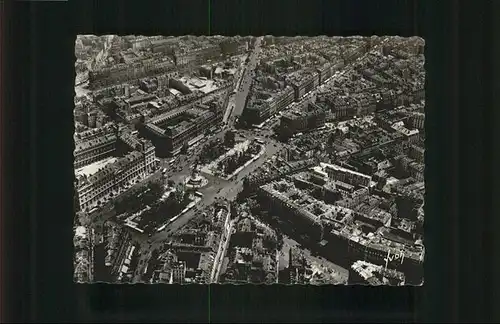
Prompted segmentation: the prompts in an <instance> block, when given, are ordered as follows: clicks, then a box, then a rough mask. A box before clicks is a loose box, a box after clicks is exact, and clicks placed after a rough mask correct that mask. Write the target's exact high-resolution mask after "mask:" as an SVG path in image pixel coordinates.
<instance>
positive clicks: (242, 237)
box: [69, 35, 430, 286]
mask: <svg viewBox="0 0 500 324" xmlns="http://www.w3.org/2000/svg"><path fill="white" fill-rule="evenodd" d="M424 48H425V41H424V40H423V39H422V38H420V37H396V36H371V37H360V36H352V37H327V36H317V37H300V36H298V37H280V36H271V35H266V36H235V37H226V36H181V37H170V36H136V35H130V36H126V35H121V36H118V35H100V36H99V35H78V36H77V38H76V41H75V60H76V61H75V75H76V79H75V100H74V105H75V106H74V124H75V133H74V142H75V149H74V173H75V182H74V183H75V184H74V186H75V198H74V205H75V214H74V228H73V230H74V236H73V245H74V281H75V282H78V283H111V284H119V283H130V284H134V283H150V284H156V283H163V284H238V285H241V284H284V285H294V284H301V285H373V286H379V285H391V286H405V285H416V286H419V285H422V284H423V283H424V271H423V268H424V259H425V239H424V204H425V201H424V197H425V179H424V169H425V159H424V156H425V127H424V122H425V67H424V65H425V58H424ZM429 204H430V200H429ZM69 244H71V243H69Z"/></svg>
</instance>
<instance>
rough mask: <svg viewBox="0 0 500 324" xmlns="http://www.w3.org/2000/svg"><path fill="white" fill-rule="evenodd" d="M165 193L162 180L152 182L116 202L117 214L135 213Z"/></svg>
mask: <svg viewBox="0 0 500 324" xmlns="http://www.w3.org/2000/svg"><path fill="white" fill-rule="evenodd" d="M162 193H163V190H162V186H161V183H160V182H157V181H155V182H150V183H148V185H147V186H145V187H141V188H139V189H137V190H133V191H131V192H129V193H126V194H124V196H123V197H122V198H120V199H118V200H116V201H115V202H114V207H115V211H116V214H118V215H119V214H123V213H128V214H133V213H136V212H138V211H139V210H141V209H142V208H144V206H146V205H151V204H153V203H155V202H156V201H158V199H160V197H161V195H162Z"/></svg>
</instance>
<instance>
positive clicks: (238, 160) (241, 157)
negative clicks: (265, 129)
mask: <svg viewBox="0 0 500 324" xmlns="http://www.w3.org/2000/svg"><path fill="white" fill-rule="evenodd" d="M258 150H259V146H257V145H251V146H250V147H249V148H248V149H247V150H246V151H245V152H243V153H241V152H238V153H236V154H234V155H232V156H229V157H228V158H227V159H224V160H222V161H220V162H219V163H218V165H217V168H218V169H219V170H221V171H222V172H223V173H225V174H231V173H233V172H234V171H235V170H236V169H238V168H239V167H240V166H242V165H244V164H245V163H246V162H248V161H250V160H251V159H252V156H254V154H256V153H257V152H258Z"/></svg>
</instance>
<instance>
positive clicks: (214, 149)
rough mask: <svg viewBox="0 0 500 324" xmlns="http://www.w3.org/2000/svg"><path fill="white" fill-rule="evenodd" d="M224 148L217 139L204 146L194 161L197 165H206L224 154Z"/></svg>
mask: <svg viewBox="0 0 500 324" xmlns="http://www.w3.org/2000/svg"><path fill="white" fill-rule="evenodd" d="M226 151H227V150H226V148H225V147H224V146H223V145H222V143H221V141H220V140H219V139H217V140H215V141H213V142H210V143H208V144H207V145H205V146H204V147H203V148H202V149H201V152H200V155H198V158H197V160H196V162H197V164H200V165H204V164H207V163H209V162H211V161H213V160H215V159H216V158H218V157H219V156H221V155H222V154H224V153H226Z"/></svg>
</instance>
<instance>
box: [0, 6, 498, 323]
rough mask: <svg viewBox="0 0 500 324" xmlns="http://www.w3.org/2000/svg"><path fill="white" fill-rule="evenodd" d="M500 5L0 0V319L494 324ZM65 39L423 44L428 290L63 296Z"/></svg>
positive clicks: (87, 288)
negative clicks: (306, 38)
mask: <svg viewBox="0 0 500 324" xmlns="http://www.w3.org/2000/svg"><path fill="white" fill-rule="evenodd" d="M497 3H498V2H495V1H444V0H434V1H404V0H399V1H389V0H384V1H375V0H369V1H360V0H350V1H342V2H341V1H334V0H324V1H319V0H318V1H317V0H302V1H298V0H283V1H273V0H264V1H260V0H247V1H242V0H233V1H223V0H212V1H209V0H203V1H201V0H184V1H173V0H168V1H167V0H164V1H153V0H149V1H138V0H136V1H111V0H82V1H77V0H69V1H66V2H64V1H31V2H30V1H4V2H1V3H0V7H1V8H2V16H1V24H2V28H1V40H2V47H1V52H2V53H1V62H2V65H1V73H0V75H1V77H2V82H1V84H0V89H1V90H2V94H1V114H2V115H1V119H0V121H1V131H2V135H1V140H2V146H1V147H2V159H1V169H2V176H1V180H2V181H1V182H2V191H1V193H2V200H1V206H2V224H1V230H2V233H1V238H2V243H1V248H2V252H1V253H2V261H1V263H2V269H1V277H2V282H1V288H2V297H1V301H2V312H1V316H2V319H3V321H4V322H10V321H17V322H20V321H25V322H49V321H53V322H84V321H87V322H88V321H91V322H117V321H121V322H140V321H144V322H151V321H152V322H163V323H165V322H214V323H215V322H232V323H236V322H252V321H256V322H324V323H331V322H358V321H364V322H367V321H373V322H385V323H388V322H399V323H401V322H422V321H425V322H443V321H448V322H462V321H472V322H478V321H481V320H482V321H493V320H495V319H496V320H499V318H498V315H499V313H498V308H495V306H497V305H498V302H496V301H495V298H494V297H495V296H498V295H499V294H498V287H499V285H498V279H497V277H498V275H499V274H500V271H499V269H498V259H499V258H498V255H494V253H493V247H495V246H496V247H500V245H499V244H498V239H494V234H495V233H496V231H498V229H499V228H500V227H498V226H497V225H498V219H497V218H498V216H499V215H500V213H498V210H499V208H498V201H499V200H500V199H498V198H496V197H499V196H498V195H496V192H495V190H497V188H496V186H494V184H495V183H496V182H495V179H496V178H498V177H497V176H498V174H497V172H498V171H496V170H497V168H496V167H495V166H496V165H500V164H499V161H498V156H497V153H496V152H498V149H497V148H496V147H494V146H493V145H495V139H496V138H499V137H498V136H496V130H494V129H493V127H492V126H493V124H494V120H495V119H496V117H497V116H496V115H495V114H494V113H493V111H494V109H491V108H492V107H495V106H494V101H495V102H498V93H499V90H500V89H499V84H498V83H495V82H494V81H493V79H494V77H496V75H497V74H496V71H498V69H496V70H495V69H494V67H497V64H496V62H494V61H493V60H494V58H495V57H500V56H499V55H497V54H498V51H496V50H497V49H498V48H497V47H495V42H497V43H498V40H495V37H494V35H495V32H494V30H495V29H494V27H495V26H493V24H492V23H493V22H495V21H494V19H493V18H494V17H495V16H497V17H500V16H498V15H497V13H498V10H496V9H497V8H498V5H497ZM495 23H496V24H498V23H497V22H495ZM496 27H498V26H496ZM496 30H499V29H498V28H496ZM77 34H120V35H127V34H136V35H139V34H142V35H158V34H163V35H185V34H196V35H209V34H210V35H216V34H222V35H256V36H257V35H265V34H272V35H277V36H285V35H288V36H294V35H310V36H314V35H345V36H349V35H364V36H371V35H400V36H414V35H417V36H422V37H424V38H425V40H426V53H425V55H426V71H427V85H426V87H427V88H426V96H427V99H426V109H427V112H426V137H427V151H426V190H427V197H426V205H425V207H426V211H425V212H426V247H427V255H426V264H425V285H424V287H421V288H412V287H405V288H389V287H384V288H382V287H380V288H375V287H359V286H357V287H347V286H342V287H331V286H325V287H305V286H304V287H297V286H278V285H275V286H255V287H249V286H244V287H242V286H239V287H234V286H220V285H212V286H210V287H205V286H183V287H179V286H165V285H154V286H153V285H135V286H132V285H122V286H117V285H106V284H97V285H76V284H74V283H73V281H72V280H73V279H72V278H73V260H72V258H73V251H72V230H71V229H72V222H73V213H72V202H73V199H72V198H73V182H72V180H73V164H72V162H73V156H72V152H73V140H72V134H73V130H74V129H73V113H72V111H73V96H74V90H73V87H74V78H75V74H74V60H75V57H74V42H75V37H76V35H77ZM495 108H496V107H495ZM494 207H495V208H494ZM495 211H496V212H497V213H496V216H497V217H496V218H495V217H494V215H495ZM497 251H498V250H497ZM497 253H498V252H497ZM499 297H500V296H499ZM495 316H496V317H495Z"/></svg>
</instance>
